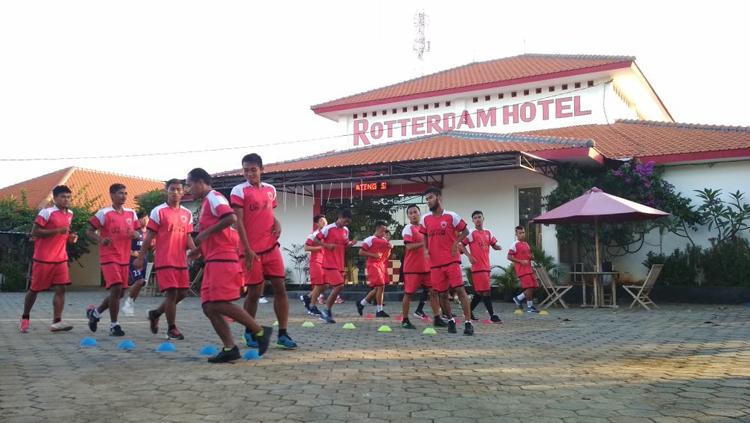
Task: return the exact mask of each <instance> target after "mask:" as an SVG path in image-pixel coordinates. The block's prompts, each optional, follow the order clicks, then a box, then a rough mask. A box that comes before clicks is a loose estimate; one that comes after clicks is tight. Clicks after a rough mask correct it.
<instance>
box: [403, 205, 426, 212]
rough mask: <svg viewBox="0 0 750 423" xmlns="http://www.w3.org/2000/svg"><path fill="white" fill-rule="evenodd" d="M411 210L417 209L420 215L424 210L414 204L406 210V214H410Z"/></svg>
mask: <svg viewBox="0 0 750 423" xmlns="http://www.w3.org/2000/svg"><path fill="white" fill-rule="evenodd" d="M411 209H417V210H419V212H420V213H422V209H420V208H419V205H417V204H412V205H410V206H409V207H407V208H406V212H407V213H408V212H409V210H411Z"/></svg>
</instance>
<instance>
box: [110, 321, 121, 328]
mask: <svg viewBox="0 0 750 423" xmlns="http://www.w3.org/2000/svg"><path fill="white" fill-rule="evenodd" d="M117 325H119V323H117V322H112V323H110V324H109V328H110V329H112V328H113V327H115V326H117Z"/></svg>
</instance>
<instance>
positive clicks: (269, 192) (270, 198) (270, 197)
mask: <svg viewBox="0 0 750 423" xmlns="http://www.w3.org/2000/svg"><path fill="white" fill-rule="evenodd" d="M266 194H267V195H268V199H269V200H272V201H273V192H271V191H268V192H267V193H266Z"/></svg>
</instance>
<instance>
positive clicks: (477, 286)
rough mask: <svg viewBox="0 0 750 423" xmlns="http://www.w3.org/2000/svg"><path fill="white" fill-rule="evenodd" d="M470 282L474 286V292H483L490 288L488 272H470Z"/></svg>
mask: <svg viewBox="0 0 750 423" xmlns="http://www.w3.org/2000/svg"><path fill="white" fill-rule="evenodd" d="M471 284H472V285H473V286H474V292H485V291H489V290H490V272H489V271H478V272H471Z"/></svg>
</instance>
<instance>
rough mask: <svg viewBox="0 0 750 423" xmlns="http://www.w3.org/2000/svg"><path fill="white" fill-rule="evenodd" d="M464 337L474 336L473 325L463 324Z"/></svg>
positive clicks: (469, 323)
mask: <svg viewBox="0 0 750 423" xmlns="http://www.w3.org/2000/svg"><path fill="white" fill-rule="evenodd" d="M464 335H466V336H472V335H474V325H472V324H471V322H465V323H464Z"/></svg>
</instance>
